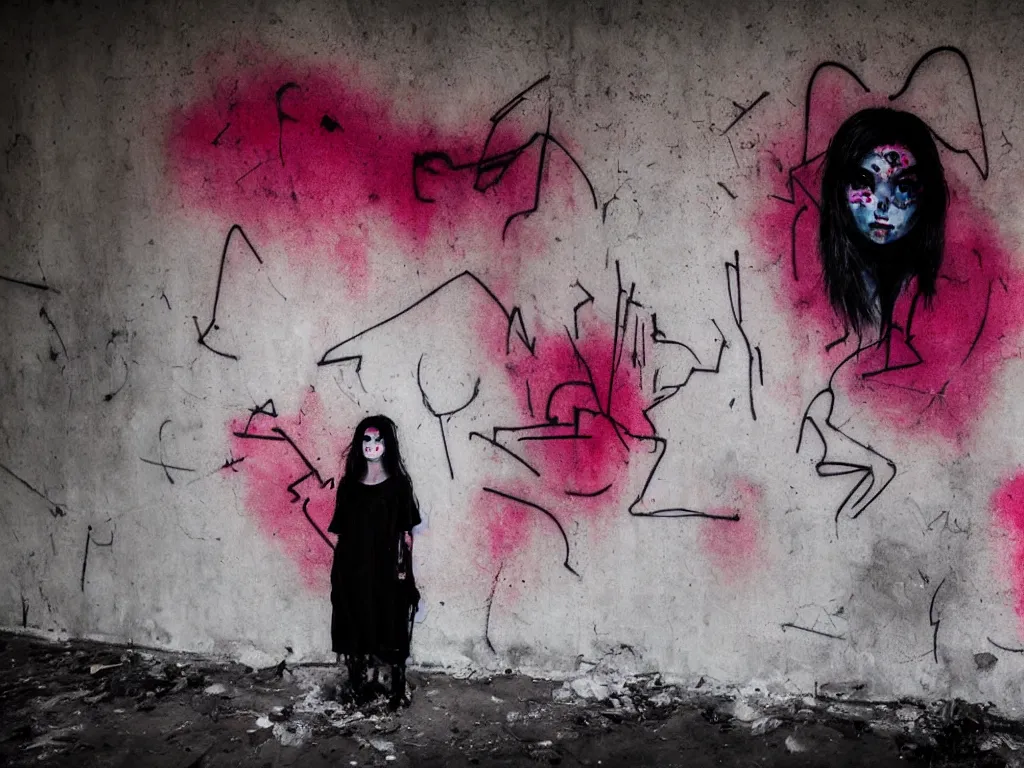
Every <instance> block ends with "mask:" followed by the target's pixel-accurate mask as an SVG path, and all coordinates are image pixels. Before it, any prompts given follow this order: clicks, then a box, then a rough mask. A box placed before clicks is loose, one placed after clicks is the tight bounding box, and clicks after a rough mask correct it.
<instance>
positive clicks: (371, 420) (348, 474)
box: [341, 415, 409, 485]
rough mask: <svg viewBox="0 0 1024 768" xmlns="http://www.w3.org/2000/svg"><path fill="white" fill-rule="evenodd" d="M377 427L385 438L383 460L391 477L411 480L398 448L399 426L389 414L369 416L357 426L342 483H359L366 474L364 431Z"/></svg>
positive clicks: (385, 468)
mask: <svg viewBox="0 0 1024 768" xmlns="http://www.w3.org/2000/svg"><path fill="white" fill-rule="evenodd" d="M371 428H372V429H376V430H377V431H378V432H380V436H381V438H382V439H383V440H384V455H383V456H382V457H381V461H382V462H383V463H384V470H385V471H386V472H387V473H388V476H389V477H400V478H404V479H405V480H406V481H407V482H408V481H409V473H408V472H407V471H406V469H405V462H403V461H402V452H401V451H400V450H399V449H398V428H397V427H396V426H395V422H393V421H392V420H391V419H389V418H388V417H387V416H382V415H377V416H367V417H366V418H365V419H363V420H362V421H360V422H359V424H358V425H357V426H356V431H355V433H354V434H353V435H352V442H351V443H350V444H349V447H348V455H347V456H345V474H344V476H343V477H342V478H341V483H342V485H346V484H348V483H359V482H362V479H363V478H364V477H365V476H366V457H365V456H363V433H364V432H366V430H367V429H371Z"/></svg>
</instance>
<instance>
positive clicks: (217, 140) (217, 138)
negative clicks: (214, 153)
mask: <svg viewBox="0 0 1024 768" xmlns="http://www.w3.org/2000/svg"><path fill="white" fill-rule="evenodd" d="M230 127H231V122H230V121H228V123H227V124H225V126H224V127H223V128H221V129H220V131H219V132H218V133H217V135H216V136H214V137H213V141H211V142H210V143H211V144H212V145H213V146H215V147H216V146H219V145H220V137H221V136H223V135H224V134H225V133H226V132H227V130H228V128H230Z"/></svg>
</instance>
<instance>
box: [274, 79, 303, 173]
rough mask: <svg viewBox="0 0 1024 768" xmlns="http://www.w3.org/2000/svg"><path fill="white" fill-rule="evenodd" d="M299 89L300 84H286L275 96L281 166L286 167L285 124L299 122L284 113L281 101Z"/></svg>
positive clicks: (278, 153)
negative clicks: (289, 92) (290, 92)
mask: <svg viewBox="0 0 1024 768" xmlns="http://www.w3.org/2000/svg"><path fill="white" fill-rule="evenodd" d="M293 88H294V89H298V88H299V84H298V83H285V84H284V85H282V86H281V87H280V88H278V89H277V93H275V94H274V105H275V106H276V108H277V156H278V157H279V158H281V165H282V167H283V166H284V146H283V142H284V124H285V122H289V123H297V122H299V121H298V120H297V119H296V118H294V117H292V116H291V115H289V114H288V113H287V112H285V111H284V107H282V106H281V100H282V99H284V95H285V94H286V93H288V91H290V90H292V89H293Z"/></svg>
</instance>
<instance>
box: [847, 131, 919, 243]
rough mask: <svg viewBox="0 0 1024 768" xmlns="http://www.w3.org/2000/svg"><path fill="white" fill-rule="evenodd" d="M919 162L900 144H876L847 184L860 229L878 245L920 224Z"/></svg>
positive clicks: (889, 241)
mask: <svg viewBox="0 0 1024 768" xmlns="http://www.w3.org/2000/svg"><path fill="white" fill-rule="evenodd" d="M916 168H917V161H916V160H915V159H914V156H913V155H912V154H911V153H910V151H909V150H908V149H907V148H906V147H903V146H901V145H899V144H886V145H883V146H880V147H875V148H874V149H873V150H871V152H869V153H868V154H867V155H865V156H864V159H863V160H861V163H860V168H859V170H858V171H857V173H856V175H855V176H854V178H853V179H852V180H851V181H850V183H848V184H847V185H846V200H847V202H848V203H849V205H850V213H852V214H853V220H854V222H855V223H856V225H857V229H858V230H859V231H860V233H861V234H862V235H864V237H866V238H868V239H869V240H870V241H871V242H873V243H875V244H876V245H883V244H885V243H891V242H894V241H896V240H899V239H900V238H901V237H903V236H904V235H906V234H907V233H908V232H909V231H910V230H911V229H913V227H914V224H916V223H917V203H918V196H919V195H920V192H921V188H920V184H919V182H918V178H917V170H916Z"/></svg>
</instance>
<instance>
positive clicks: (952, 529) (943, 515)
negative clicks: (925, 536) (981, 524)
mask: <svg viewBox="0 0 1024 768" xmlns="http://www.w3.org/2000/svg"><path fill="white" fill-rule="evenodd" d="M939 520H942V529H941V530H942V531H943V532H948V533H953V534H960V533H963V534H968V535H970V533H971V526H970V523H969V522H968V524H967V527H966V528H964V526H962V525H961V524H960V521H959V520H958V519H957V518H955V517H951V516H950V514H949V510H948V509H944V510H942V511H941V512H939V514H938V515H936V516H935V518H934V519H932V521H931V522H930V523H928V525H927V526H926V527H925V529H924V530H925V532H926V533H930V532H931V531H933V530H935V524H936V523H937V522H939ZM950 520H952V521H953V525H952V526H950V524H949V522H950Z"/></svg>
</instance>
